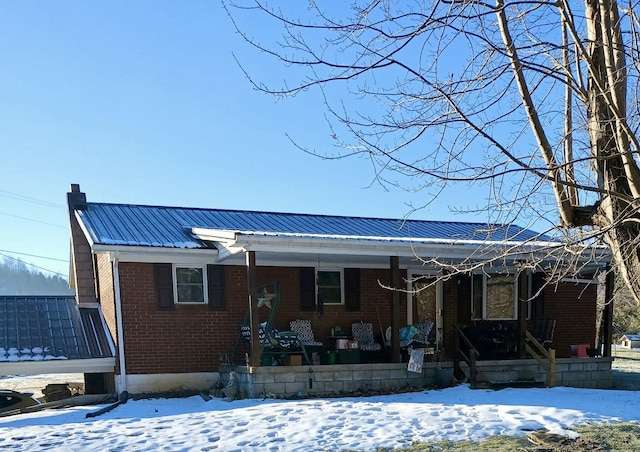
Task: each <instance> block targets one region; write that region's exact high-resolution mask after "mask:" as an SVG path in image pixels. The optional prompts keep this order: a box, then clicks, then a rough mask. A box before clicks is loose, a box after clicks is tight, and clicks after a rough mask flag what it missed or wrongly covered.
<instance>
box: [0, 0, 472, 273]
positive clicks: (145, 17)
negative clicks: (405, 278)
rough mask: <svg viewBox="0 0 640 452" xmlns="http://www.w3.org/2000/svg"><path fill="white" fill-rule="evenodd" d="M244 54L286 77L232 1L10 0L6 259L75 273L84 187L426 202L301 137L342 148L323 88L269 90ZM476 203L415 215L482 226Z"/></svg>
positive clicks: (310, 205)
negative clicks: (73, 204) (76, 220)
mask: <svg viewBox="0 0 640 452" xmlns="http://www.w3.org/2000/svg"><path fill="white" fill-rule="evenodd" d="M255 25H256V26H259V25H260V24H259V23H257V24H255ZM234 54H235V55H236V57H237V58H238V59H240V60H241V61H243V62H245V63H246V64H248V65H249V66H250V67H252V68H255V69H256V70H259V71H263V72H264V74H265V77H270V79H275V80H280V79H281V80H284V79H286V77H287V72H286V69H285V68H283V67H282V66H279V65H278V64H276V63H267V62H265V61H264V60H263V59H257V58H256V57H257V56H258V55H256V53H255V51H254V50H253V49H251V48H249V47H248V46H247V44H246V43H245V42H244V41H242V40H241V39H240V37H239V36H238V35H237V34H235V32H234V30H233V29H232V26H231V23H230V21H229V20H228V18H227V17H226V16H225V13H224V11H223V9H222V8H221V6H220V4H219V3H217V2H209V1H189V2H169V1H160V2H158V1H136V2H124V1H114V2H100V3H97V2H79V1H77V2H76V1H61V2H45V1H34V2H3V3H2V4H1V5H0V150H1V153H2V154H1V155H2V156H3V164H2V166H1V167H0V168H1V169H0V174H1V177H0V221H1V224H2V228H1V230H2V235H1V238H0V253H2V254H5V255H9V256H13V257H21V258H22V259H23V260H24V261H25V262H29V263H33V264H35V265H38V266H40V267H41V268H44V269H49V270H53V271H56V272H59V273H62V274H63V275H65V276H67V274H68V263H67V262H66V261H67V260H68V257H69V232H68V222H67V212H66V208H65V202H66V192H67V191H68V189H69V185H70V184H71V183H79V184H80V186H81V188H82V190H83V191H84V192H86V193H87V198H88V200H89V201H101V202H114V203H137V204H154V205H179V206H198V207H212V208H232V209H250V210H267V211H287V212H305V213H325V214H336V215H358V216H373V217H403V216H405V215H406V214H407V213H408V212H409V211H410V210H411V209H410V207H409V205H410V204H412V203H413V204H414V205H421V204H423V203H424V202H425V199H423V198H421V197H422V196H424V194H423V193H417V194H414V195H411V194H410V193H408V192H406V191H403V190H399V189H389V190H385V189H383V188H382V187H380V186H379V185H376V184H373V185H371V182H372V177H373V174H372V171H371V168H370V166H369V164H368V163H367V161H366V160H364V159H358V158H353V159H348V160H340V161H325V160H321V159H318V158H316V157H313V156H311V155H309V154H306V153H304V152H302V151H300V150H299V149H297V148H296V147H295V146H293V145H292V144H291V142H290V141H289V139H288V138H287V136H286V135H287V134H289V135H290V136H292V137H293V138H294V139H296V140H297V141H298V142H300V143H301V144H303V145H305V146H308V147H310V148H314V149H316V150H318V151H320V152H325V151H326V152H332V149H331V147H332V146H333V145H334V142H333V140H332V138H331V132H330V131H329V129H328V128H327V126H326V123H325V120H324V111H323V108H322V107H323V106H322V103H321V100H320V98H319V96H318V95H317V94H316V93H313V92H310V93H303V94H302V95H301V96H298V97H296V98H293V99H287V100H281V101H276V99H274V98H272V97H269V96H267V95H265V94H262V93H259V92H256V91H255V90H253V89H252V87H251V85H250V84H249V82H248V81H247V80H246V79H245V78H244V76H243V74H242V71H241V70H240V68H239V67H238V65H237V63H236V62H235V60H234ZM256 61H259V62H260V65H258V64H253V63H254V62H256ZM474 203H482V193H477V192H475V193H471V192H469V191H467V190H465V189H464V187H461V190H460V191H457V192H456V191H453V192H451V193H447V194H446V195H445V196H442V197H441V198H440V199H439V200H438V202H437V203H434V204H431V205H430V206H429V207H428V208H425V209H422V210H419V211H417V212H415V213H413V214H412V215H411V217H412V218H419V219H434V220H445V219H446V220H473V221H483V220H484V219H483V218H478V216H476V215H467V216H464V215H456V214H454V213H453V212H452V211H451V210H450V207H451V206H459V207H463V208H464V207H466V206H472V207H473V206H474ZM12 252H15V253H24V254H23V255H19V254H14V253H12ZM29 254H30V255H33V256H43V257H46V258H48V259H42V258H36V257H33V256H27V255H29Z"/></svg>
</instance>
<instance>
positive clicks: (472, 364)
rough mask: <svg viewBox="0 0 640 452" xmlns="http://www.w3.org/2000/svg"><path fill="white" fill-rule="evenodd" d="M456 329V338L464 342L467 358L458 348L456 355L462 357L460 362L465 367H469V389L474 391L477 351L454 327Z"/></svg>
mask: <svg viewBox="0 0 640 452" xmlns="http://www.w3.org/2000/svg"><path fill="white" fill-rule="evenodd" d="M456 329H457V330H458V338H459V339H462V342H464V344H465V345H466V346H467V347H469V356H467V355H466V354H465V353H464V352H463V351H462V350H461V349H460V347H459V346H458V350H457V354H458V355H459V356H462V360H463V361H464V362H466V363H467V365H468V366H469V373H470V375H469V385H470V386H471V389H475V388H476V383H477V375H478V368H477V366H476V358H478V357H479V356H480V354H479V353H478V350H476V348H475V347H474V345H473V344H472V343H471V341H470V340H469V338H468V337H467V336H466V335H465V334H464V332H463V331H462V330H461V329H460V327H459V326H456ZM457 367H458V368H459V367H460V365H459V364H458V365H457Z"/></svg>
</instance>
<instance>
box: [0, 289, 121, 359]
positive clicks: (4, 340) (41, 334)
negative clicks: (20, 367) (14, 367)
mask: <svg viewBox="0 0 640 452" xmlns="http://www.w3.org/2000/svg"><path fill="white" fill-rule="evenodd" d="M108 334H109V333H108V332H107V331H106V330H105V327H104V322H103V321H102V316H101V313H100V311H99V309H98V308H97V307H96V308H84V307H79V306H78V304H77V303H76V300H75V298H74V297H73V296H0V362H25V361H51V360H71V359H90V358H110V357H113V356H114V354H113V350H112V347H111V342H110V339H109V336H108Z"/></svg>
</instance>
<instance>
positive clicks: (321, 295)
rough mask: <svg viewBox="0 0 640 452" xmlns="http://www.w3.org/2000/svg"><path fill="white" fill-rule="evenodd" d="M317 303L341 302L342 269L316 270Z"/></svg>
mask: <svg viewBox="0 0 640 452" xmlns="http://www.w3.org/2000/svg"><path fill="white" fill-rule="evenodd" d="M316 280H317V284H318V304H325V305H326V304H343V299H344V297H343V296H342V270H318V271H317V273H316Z"/></svg>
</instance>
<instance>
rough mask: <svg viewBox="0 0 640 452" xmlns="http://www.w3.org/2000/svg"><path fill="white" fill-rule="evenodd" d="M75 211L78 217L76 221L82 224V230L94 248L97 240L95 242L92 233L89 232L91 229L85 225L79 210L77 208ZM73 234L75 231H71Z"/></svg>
mask: <svg viewBox="0 0 640 452" xmlns="http://www.w3.org/2000/svg"><path fill="white" fill-rule="evenodd" d="M73 213H74V215H75V217H76V221H77V222H78V224H79V225H80V229H81V230H82V233H83V234H84V236H85V237H86V239H87V242H89V246H90V247H91V248H93V245H94V243H95V242H94V240H93V237H92V236H91V234H89V230H88V229H87V228H86V226H85V225H84V222H83V221H82V218H81V217H80V214H79V213H78V211H77V210H75V211H74V212H73ZM71 234H73V232H71ZM72 238H73V235H72Z"/></svg>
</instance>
